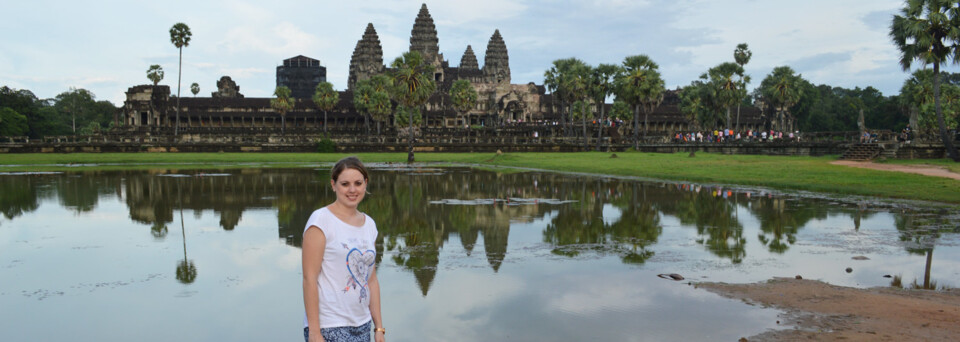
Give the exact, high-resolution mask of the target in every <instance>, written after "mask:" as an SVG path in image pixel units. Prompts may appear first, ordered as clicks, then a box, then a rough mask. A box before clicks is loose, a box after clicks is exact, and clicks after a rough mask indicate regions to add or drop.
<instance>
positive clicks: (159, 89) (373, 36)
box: [121, 4, 763, 133]
mask: <svg viewBox="0 0 960 342" xmlns="http://www.w3.org/2000/svg"><path fill="white" fill-rule="evenodd" d="M409 51H418V52H420V53H421V54H422V55H423V56H424V59H425V61H426V62H427V63H429V64H430V65H432V66H433V67H434V70H435V74H434V75H433V78H434V80H435V81H436V82H437V85H438V86H437V90H436V92H435V93H434V94H433V96H431V97H430V99H429V101H428V102H427V103H426V105H425V113H424V122H423V124H422V127H424V128H455V127H459V128H462V127H464V126H465V125H475V126H483V127H490V126H495V125H505V124H518V123H523V124H528V125H537V124H541V125H545V124H548V123H553V122H558V121H561V120H560V117H559V115H558V114H557V113H558V112H559V109H558V108H557V105H558V103H556V101H555V99H554V96H553V94H547V93H546V88H545V87H544V86H543V85H537V84H534V83H532V82H531V83H527V84H514V83H511V73H510V56H509V53H508V49H507V44H506V40H505V39H504V37H503V35H502V34H501V32H500V30H499V29H494V30H493V33H492V34H491V36H490V39H489V40H488V41H487V46H486V50H485V51H484V56H483V65H482V66H481V65H480V64H479V63H478V57H477V56H476V54H475V52H474V50H473V47H472V46H471V45H467V46H466V47H465V50H464V52H463V55H462V57H461V58H460V62H459V65H458V66H450V63H449V61H447V60H446V59H445V58H444V55H443V53H441V52H440V51H441V50H440V40H439V37H438V34H437V29H436V26H435V25H434V22H433V18H432V17H431V16H430V12H429V10H428V9H427V6H426V4H424V5H422V6H421V7H420V11H419V12H418V13H417V16H416V19H415V20H414V24H413V28H412V30H411V32H410V49H409ZM383 58H384V56H383V48H382V46H381V44H380V38H379V36H378V34H377V30H376V28H374V25H373V23H369V24H367V26H366V29H365V30H364V32H363V34H362V35H361V37H360V40H358V41H357V44H356V47H355V48H354V50H353V54H352V56H351V57H350V67H349V75H348V78H347V79H348V81H347V86H346V89H345V90H343V91H341V92H340V101H339V103H338V104H337V105H336V107H335V108H334V109H333V110H332V111H329V112H328V113H327V118H328V119H327V120H328V122H327V123H326V124H327V127H328V128H329V129H333V130H335V131H336V130H357V129H360V128H361V127H363V126H364V125H365V123H366V121H365V120H364V116H363V115H362V114H360V113H359V112H358V111H357V110H356V109H355V108H354V106H353V89H354V88H355V86H356V84H357V82H359V81H362V80H366V79H369V78H371V77H373V76H374V75H378V74H385V73H389V72H390V69H389V68H388V66H387V65H385V64H384V59H383ZM460 79H464V80H468V81H470V83H471V84H472V85H473V87H474V88H475V89H476V91H477V94H478V95H479V96H478V101H477V105H476V106H475V107H474V108H473V109H472V110H470V111H469V112H467V113H466V115H464V116H459V115H458V113H457V112H456V111H455V110H454V109H453V108H452V103H453V101H451V98H450V95H449V91H450V88H451V86H452V85H453V83H454V82H455V81H457V80H460ZM324 81H326V68H325V67H323V66H320V62H319V61H318V60H316V59H312V58H309V57H305V56H302V55H301V56H296V57H293V58H290V59H286V60H284V61H283V65H282V66H278V67H277V86H281V85H283V86H287V87H289V88H290V89H291V90H292V93H293V97H295V98H297V99H298V100H297V101H296V105H295V107H294V109H293V110H292V111H290V112H287V113H286V114H285V125H286V127H287V128H288V129H292V130H293V131H294V132H296V131H298V130H306V131H311V130H317V129H321V128H322V127H323V126H324V122H323V120H322V118H323V117H324V115H323V114H322V113H321V112H320V111H319V110H318V109H317V107H316V105H315V104H314V103H313V102H312V101H310V98H311V97H312V95H313V92H314V89H315V87H316V85H317V84H319V83H320V82H324ZM239 90H240V87H239V86H238V85H237V84H236V83H235V82H234V81H233V80H232V79H231V78H230V77H229V76H223V77H222V78H221V79H220V80H219V81H218V82H217V91H216V92H213V93H212V94H211V97H208V98H204V97H197V98H191V97H184V98H181V99H180V110H179V124H180V127H181V128H183V129H187V130H188V131H195V132H203V130H204V129H206V128H215V129H217V130H219V131H224V130H223V129H230V128H232V129H239V130H241V131H242V129H272V128H279V127H280V125H281V122H282V121H281V118H280V116H279V115H277V113H276V112H275V111H274V110H273V109H272V108H271V106H270V98H269V97H265V98H250V97H244V96H243V95H242V94H241V93H240V91H239ZM176 103H177V102H176V101H175V99H172V98H171V97H170V89H169V87H167V86H153V85H139V86H135V87H131V88H129V89H128V91H127V92H126V101H125V102H124V105H123V108H122V109H121V111H122V114H121V117H122V125H124V126H127V127H128V128H130V129H134V130H141V131H142V130H147V131H152V130H169V129H171V128H173V126H174V125H175V124H176V122H177V119H176V118H175V117H174V116H175V113H176V110H175V109H176V108H175V106H176ZM606 106H609V104H606ZM608 112H609V111H608ZM762 121H763V120H762V116H761V112H760V111H759V110H758V109H756V108H753V107H750V108H746V107H745V108H743V109H742V111H741V115H740V123H741V127H744V129H746V128H753V129H756V128H760V127H763V126H762V125H763V122H762ZM647 122H648V125H649V126H648V130H649V131H651V132H669V133H672V132H677V131H685V130H689V129H692V128H691V125H690V123H689V122H688V120H687V118H686V117H685V116H684V115H682V114H681V113H680V110H679V98H678V96H677V92H676V91H673V90H668V91H667V93H666V94H665V95H664V99H663V101H662V103H661V105H660V106H659V107H657V108H656V109H655V110H654V111H653V113H651V114H650V115H649V117H648V120H647ZM385 123H386V124H387V125H388V127H389V126H391V125H392V124H393V119H392V116H391V117H390V118H389V119H387V121H386V122H385ZM638 124H643V120H642V119H641V122H640V123H638Z"/></svg>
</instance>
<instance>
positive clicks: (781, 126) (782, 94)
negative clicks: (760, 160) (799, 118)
mask: <svg viewBox="0 0 960 342" xmlns="http://www.w3.org/2000/svg"><path fill="white" fill-rule="evenodd" d="M804 82H805V81H804V80H803V77H802V76H800V75H797V74H795V73H794V71H793V69H791V68H790V67H788V66H779V67H776V68H774V69H773V72H771V73H770V74H769V75H767V77H765V78H764V79H763V81H762V82H760V89H761V92H762V94H763V100H764V101H765V102H766V103H767V104H768V105H770V106H771V107H773V108H774V110H775V111H776V118H774V119H773V122H774V126H775V127H774V129H778V130H789V129H791V127H790V126H791V125H790V124H789V122H790V121H792V119H791V118H792V116H791V114H790V108H791V107H793V106H794V105H796V104H797V102H798V101H799V100H800V97H801V96H802V95H803V84H804Z"/></svg>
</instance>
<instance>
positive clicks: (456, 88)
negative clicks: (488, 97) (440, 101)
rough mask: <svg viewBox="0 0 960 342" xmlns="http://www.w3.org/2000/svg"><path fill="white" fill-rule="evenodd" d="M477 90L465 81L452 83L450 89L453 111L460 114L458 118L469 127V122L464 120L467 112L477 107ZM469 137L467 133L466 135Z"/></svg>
mask: <svg viewBox="0 0 960 342" xmlns="http://www.w3.org/2000/svg"><path fill="white" fill-rule="evenodd" d="M478 97H479V96H478V95H477V90H476V89H474V88H473V85H471V84H470V81H467V80H457V81H456V82H453V86H451V87H450V98H451V99H452V102H453V109H454V110H456V111H457V113H460V116H461V117H462V118H463V120H464V122H465V123H466V124H467V125H468V127H469V124H470V123H469V122H468V121H469V120H468V119H467V118H466V115H467V112H469V111H470V110H471V109H473V108H474V107H476V106H477V98H478ZM467 136H468V137H469V136H470V134H469V131H468V133H467Z"/></svg>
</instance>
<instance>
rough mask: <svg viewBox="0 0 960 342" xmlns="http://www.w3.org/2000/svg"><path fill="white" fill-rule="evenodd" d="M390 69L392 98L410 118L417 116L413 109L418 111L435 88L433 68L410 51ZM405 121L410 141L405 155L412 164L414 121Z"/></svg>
mask: <svg viewBox="0 0 960 342" xmlns="http://www.w3.org/2000/svg"><path fill="white" fill-rule="evenodd" d="M390 67H391V68H393V73H392V75H391V78H392V79H393V82H392V83H393V86H392V87H391V88H390V93H391V94H392V95H393V98H394V99H396V100H397V102H399V103H400V104H401V105H403V106H404V107H405V108H407V112H409V114H410V116H411V117H413V114H414V113H417V114H419V110H415V109H418V108H419V107H420V106H422V105H423V104H424V103H426V102H427V99H429V98H430V95H432V94H433V92H434V90H435V89H436V88H437V85H436V83H434V82H433V78H432V76H433V66H431V65H429V64H427V63H425V62H424V60H423V56H422V55H421V54H420V53H419V52H417V51H410V52H405V53H404V54H403V55H402V56H400V57H397V58H396V59H395V60H394V61H393V63H392V64H390ZM398 112H399V110H398ZM407 121H408V122H409V124H410V139H409V141H408V143H409V146H410V147H409V152H408V154H407V162H408V163H412V162H413V161H414V158H413V125H414V120H412V119H411V120H407Z"/></svg>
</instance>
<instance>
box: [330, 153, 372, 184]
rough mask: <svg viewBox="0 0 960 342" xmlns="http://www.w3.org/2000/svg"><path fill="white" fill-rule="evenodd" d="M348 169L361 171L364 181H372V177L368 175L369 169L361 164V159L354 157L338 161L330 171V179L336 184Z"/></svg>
mask: <svg viewBox="0 0 960 342" xmlns="http://www.w3.org/2000/svg"><path fill="white" fill-rule="evenodd" d="M346 169H354V170H357V171H360V174H362V175H363V180H364V181H365V182H369V181H370V176H369V175H368V174H367V168H366V167H364V166H363V162H361V161H360V159H359V158H357V157H354V156H349V157H346V158H343V159H340V160H339V161H337V163H336V164H334V165H333V168H332V169H330V178H331V179H333V181H334V182H336V181H337V178H340V174H341V173H343V171H344V170H346Z"/></svg>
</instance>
